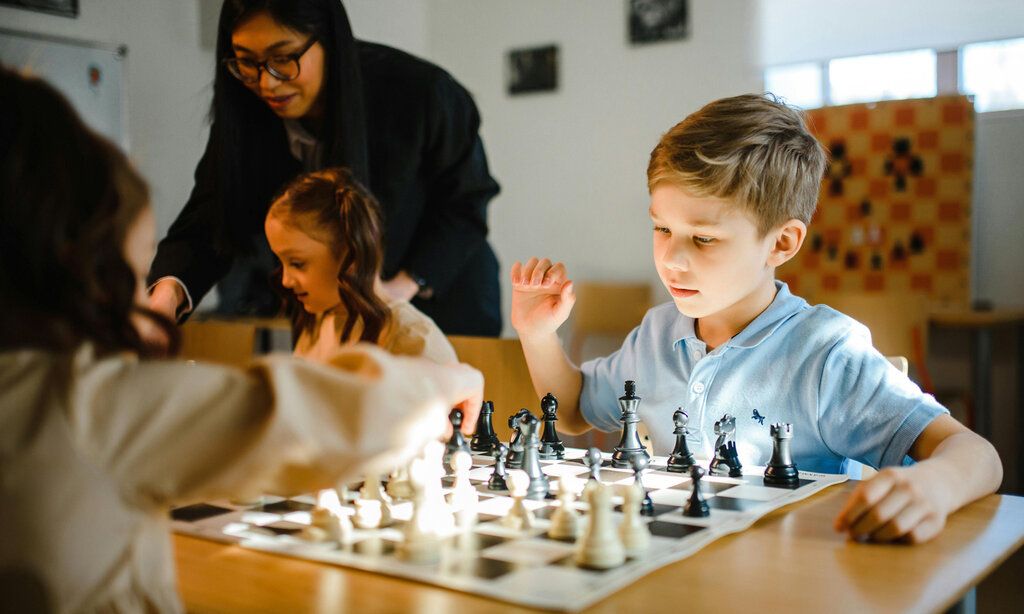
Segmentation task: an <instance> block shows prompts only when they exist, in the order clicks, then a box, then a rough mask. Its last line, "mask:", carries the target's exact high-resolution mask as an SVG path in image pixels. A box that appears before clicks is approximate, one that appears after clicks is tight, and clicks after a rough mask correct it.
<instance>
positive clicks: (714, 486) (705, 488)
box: [668, 480, 739, 494]
mask: <svg viewBox="0 0 1024 614" xmlns="http://www.w3.org/2000/svg"><path fill="white" fill-rule="evenodd" d="M692 483H693V482H691V481H690V480H687V481H685V482H683V483H681V484H675V485H673V486H669V487H668V488H669V490H690V489H691V487H690V484H692ZM737 486H739V484H738V483H735V482H711V481H709V480H702V481H701V483H700V491H701V492H702V493H713V494H718V493H720V492H722V491H723V490H729V489H730V488H736V487H737Z"/></svg>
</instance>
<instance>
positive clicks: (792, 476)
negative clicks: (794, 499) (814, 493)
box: [764, 422, 800, 488]
mask: <svg viewBox="0 0 1024 614" xmlns="http://www.w3.org/2000/svg"><path fill="white" fill-rule="evenodd" d="M771 433H772V459H771V460H770V461H768V466H767V467H765V469H764V483H765V485H767V486H783V487H786V488H796V487H797V486H799V485H800V472H799V471H798V470H797V468H796V463H794V462H793V455H792V452H791V451H790V447H789V444H790V440H791V439H792V438H793V425H792V424H790V423H788V422H786V423H784V424H778V423H776V424H773V425H772V426H771Z"/></svg>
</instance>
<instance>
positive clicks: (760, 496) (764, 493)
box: [718, 484, 790, 501]
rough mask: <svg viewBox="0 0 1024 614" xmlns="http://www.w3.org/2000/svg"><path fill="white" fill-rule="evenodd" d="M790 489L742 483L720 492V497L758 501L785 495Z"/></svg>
mask: <svg viewBox="0 0 1024 614" xmlns="http://www.w3.org/2000/svg"><path fill="white" fill-rule="evenodd" d="M788 492H790V491H788V490H785V489H782V488H767V487H759V486H750V485H749V484H741V485H740V486H737V487H735V488H730V489H729V490H724V491H722V492H721V493H719V494H718V496H719V497H735V498H737V499H753V500H756V501H772V500H773V499H777V498H779V497H782V496H785V495H786V494H787V493H788Z"/></svg>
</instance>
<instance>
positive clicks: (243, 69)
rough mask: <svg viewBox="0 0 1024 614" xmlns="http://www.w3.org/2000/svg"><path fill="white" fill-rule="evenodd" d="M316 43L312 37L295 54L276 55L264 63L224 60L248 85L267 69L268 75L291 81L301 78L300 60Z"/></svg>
mask: <svg viewBox="0 0 1024 614" xmlns="http://www.w3.org/2000/svg"><path fill="white" fill-rule="evenodd" d="M315 42H316V37H315V36H314V37H310V39H309V40H308V41H306V44H305V45H303V46H302V49H299V50H298V51H296V52H295V53H289V54H286V55H274V56H271V57H269V58H267V59H266V60H263V61H262V62H258V61H256V60H252V59H249V58H227V59H225V60H223V62H224V66H225V67H226V68H227V69H228V72H230V73H231V74H232V75H233V76H234V77H236V78H237V79H238V80H239V81H241V82H242V83H246V84H253V83H256V82H258V81H259V80H260V71H262V70H264V69H266V71H267V72H268V73H270V74H271V75H273V76H274V78H276V79H280V80H281V81H291V80H292V79H297V78H298V77H299V59H300V58H301V57H302V56H303V55H305V54H306V52H307V51H309V48H310V47H312V46H313V43H315Z"/></svg>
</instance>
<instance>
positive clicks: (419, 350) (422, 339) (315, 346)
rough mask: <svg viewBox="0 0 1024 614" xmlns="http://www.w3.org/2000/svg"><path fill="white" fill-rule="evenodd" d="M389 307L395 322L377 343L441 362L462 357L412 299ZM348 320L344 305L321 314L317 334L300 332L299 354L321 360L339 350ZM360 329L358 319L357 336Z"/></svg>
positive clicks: (355, 330) (451, 362) (400, 353)
mask: <svg viewBox="0 0 1024 614" xmlns="http://www.w3.org/2000/svg"><path fill="white" fill-rule="evenodd" d="M388 308H389V309H391V322H390V323H389V324H388V327H387V329H385V331H384V334H383V335H381V338H380V341H379V342H378V343H377V345H379V346H380V347H382V348H384V349H385V350H387V351H388V352H390V353H391V354H397V355H399V356H419V357H422V358H426V359H428V360H432V361H434V362H436V363H438V364H453V363H456V362H458V361H459V359H458V356H456V355H455V349H454V348H453V347H452V344H451V343H449V342H448V338H447V337H445V336H444V333H442V332H441V329H440V328H438V327H437V324H434V321H433V320H431V319H430V317H429V316H427V315H426V314H424V313H423V312H422V311H420V310H419V309H416V308H415V307H413V306H412V305H411V304H410V303H409V302H408V301H395V302H393V303H390V304H388ZM344 320H345V316H344V311H343V308H342V307H337V308H335V309H334V310H332V311H328V312H326V313H325V314H323V315H322V316H320V317H319V318H318V319H317V327H316V328H317V331H318V332H317V334H316V335H310V334H308V333H302V334H301V335H299V340H298V342H297V343H296V344H295V355H296V356H302V357H303V358H307V359H309V360H315V361H317V362H323V361H324V360H326V359H327V358H328V357H330V356H331V354H333V353H334V352H337V351H338V347H339V344H340V341H339V339H340V338H341V327H342V326H343V325H344V323H345V322H344ZM359 330H360V327H359V324H358V323H357V324H356V327H355V328H354V329H353V331H354V332H353V336H355V337H356V338H358V335H359Z"/></svg>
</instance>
